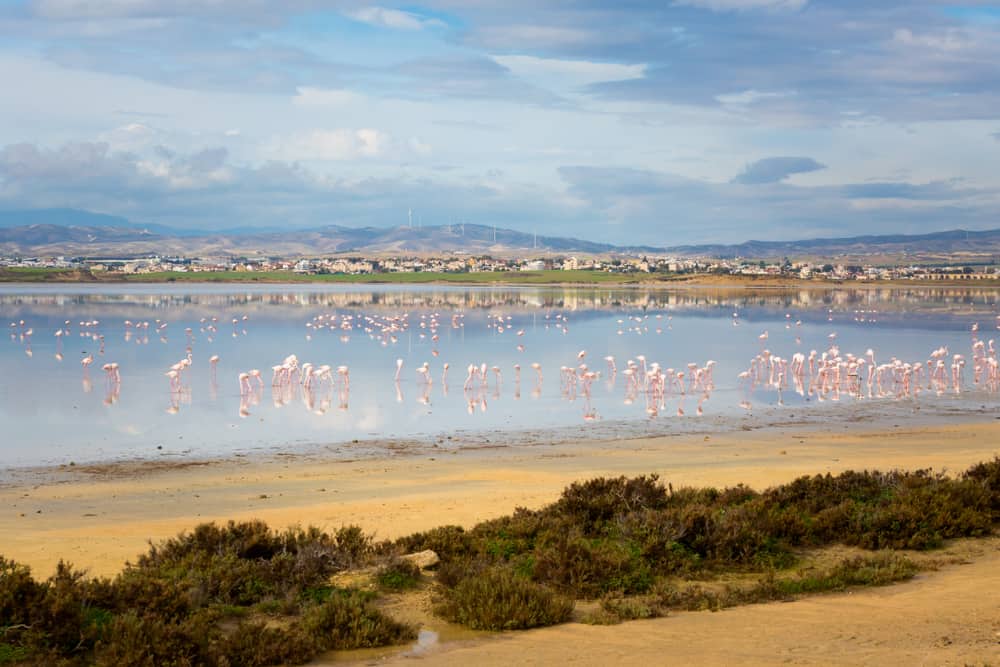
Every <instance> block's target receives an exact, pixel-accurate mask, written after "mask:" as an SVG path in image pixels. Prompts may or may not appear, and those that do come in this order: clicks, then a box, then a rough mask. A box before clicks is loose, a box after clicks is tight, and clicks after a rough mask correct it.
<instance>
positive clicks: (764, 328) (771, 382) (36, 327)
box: [0, 286, 1000, 465]
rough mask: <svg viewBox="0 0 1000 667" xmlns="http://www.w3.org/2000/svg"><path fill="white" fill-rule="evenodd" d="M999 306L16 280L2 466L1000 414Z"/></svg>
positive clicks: (10, 299)
mask: <svg viewBox="0 0 1000 667" xmlns="http://www.w3.org/2000/svg"><path fill="white" fill-rule="evenodd" d="M995 297H996V290H991V289H981V288H952V287H947V288H931V289H926V288H921V289H913V290H910V289H902V288H889V289H855V290H850V289H849V290H795V291H790V292H786V291H774V292H771V291H767V292H756V291H755V292H746V291H734V290H719V289H709V290H692V289H682V290H653V291H650V290H640V289H603V288H601V289H596V288H595V289H569V288H537V289H535V288H474V289H471V288H469V289H467V288H455V287H428V288H417V289H402V288H395V287H392V288H389V287H387V288H374V287H373V288H356V287H351V288H332V289H331V288H330V287H322V288H309V287H306V288H304V287H301V286H295V287H271V286H269V287H252V288H247V287H245V286H222V287H215V286H212V287H199V286H194V287H192V286H183V287H179V288H165V287H162V286H155V287H148V286H147V287H142V288H135V287H124V288H108V289H105V288H103V287H102V288H101V290H100V291H96V292H95V291H92V290H90V289H89V288H87V289H84V288H78V287H70V288H66V287H62V286H60V287H45V288H31V287H25V288H22V287H20V286H14V287H11V286H7V287H4V288H2V289H0V314H2V316H3V318H4V320H5V321H6V323H7V325H8V328H9V339H10V345H8V346H5V347H4V348H2V349H0V363H2V365H3V369H4V371H5V372H6V374H7V376H8V377H16V378H18V380H19V381H18V382H17V383H16V384H8V385H7V386H5V387H3V388H0V417H2V418H3V420H4V424H5V426H8V439H7V441H6V442H5V443H4V444H3V445H2V446H0V463H2V464H5V465H11V464H29V463H40V462H46V461H57V462H58V461H65V460H86V459H91V460H92V459H98V458H115V457H120V456H139V457H145V456H150V455H152V454H151V453H150V450H151V449H155V451H156V452H157V453H158V455H159V453H161V452H162V453H163V454H164V455H186V454H196V455H202V456H208V455H215V454H225V453H229V452H233V451H248V450H254V449H269V448H271V447H274V446H276V445H282V446H284V445H291V446H295V445H296V443H299V444H308V443H350V442H352V441H355V440H357V439H367V438H373V437H376V438H377V437H382V438H385V437H396V438H412V437H426V436H437V435H441V434H446V433H450V432H452V431H453V430H456V429H457V430H461V431H463V432H465V433H471V432H478V433H486V432H492V433H496V432H500V433H503V432H511V431H514V430H518V429H522V430H524V429H539V428H542V429H544V428H558V427H565V426H568V425H571V424H578V425H581V426H583V427H584V428H588V429H590V428H594V427H595V425H596V424H598V423H600V422H609V423H618V422H623V423H633V422H636V421H642V420H654V421H657V422H662V424H663V426H662V427H661V428H663V429H670V428H674V427H676V428H683V426H682V425H683V424H684V423H685V420H689V419H698V418H699V417H703V416H704V417H725V416H733V415H739V414H741V413H743V412H745V411H749V410H760V409H762V408H763V409H780V407H781V406H783V405H786V404H794V405H796V406H801V407H806V406H814V405H816V404H820V403H827V402H840V401H841V399H849V400H851V401H860V400H866V401H871V400H887V401H916V400H917V399H918V398H919V399H920V400H927V399H930V398H934V399H940V400H951V399H956V400H967V399H970V398H975V399H976V400H978V401H981V402H982V401H992V402H993V403H992V404H995V401H996V392H997V390H998V380H997V374H996V352H995V347H994V344H993V341H992V340H990V339H989V335H988V333H987V332H992V331H993V330H995V328H996V327H997V326H998V325H1000V319H998V318H997V312H996V305H995V304H996V300H995ZM973 329H975V331H972V330H973ZM970 332H971V337H970ZM36 351H41V353H40V354H38V355H36V354H35V352H36ZM64 359H66V360H68V363H62V362H63V360H64ZM876 360H877V363H876ZM967 360H968V362H967ZM77 363H79V364H80V365H79V367H77V365H76V364H77ZM94 364H96V367H93V366H94ZM262 369H263V370H262ZM268 369H269V370H268ZM100 375H103V377H98V376H100ZM95 386H96V388H97V390H96V391H95ZM674 425H676V426H674ZM160 448H162V449H160Z"/></svg>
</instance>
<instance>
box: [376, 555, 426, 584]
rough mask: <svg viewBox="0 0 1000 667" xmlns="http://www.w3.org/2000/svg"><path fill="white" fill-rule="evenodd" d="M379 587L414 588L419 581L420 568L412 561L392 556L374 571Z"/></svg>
mask: <svg viewBox="0 0 1000 667" xmlns="http://www.w3.org/2000/svg"><path fill="white" fill-rule="evenodd" d="M375 581H376V582H377V583H378V585H379V587H381V588H385V589H387V590H391V591H402V590H406V589H408V588H415V587H416V586H417V584H419V583H420V568H419V567H418V566H417V565H416V564H415V563H414V562H412V561H409V560H405V559H402V558H393V559H391V560H390V561H389V562H388V563H386V564H385V565H383V566H382V567H380V568H379V569H378V571H377V572H376V573H375Z"/></svg>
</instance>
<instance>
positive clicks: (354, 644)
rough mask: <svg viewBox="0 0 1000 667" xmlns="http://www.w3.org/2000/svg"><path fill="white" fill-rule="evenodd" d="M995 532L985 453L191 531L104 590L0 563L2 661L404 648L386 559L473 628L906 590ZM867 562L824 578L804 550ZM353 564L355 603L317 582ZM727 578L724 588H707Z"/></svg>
mask: <svg viewBox="0 0 1000 667" xmlns="http://www.w3.org/2000/svg"><path fill="white" fill-rule="evenodd" d="M998 521H1000V458H997V459H994V460H993V461H990V462H987V463H981V464H979V465H976V466H973V467H972V468H970V469H969V470H968V471H966V472H965V473H963V474H961V475H959V476H957V477H947V476H945V475H942V474H935V473H932V472H930V471H927V470H921V471H916V472H899V471H894V472H888V473H880V472H845V473H842V474H840V475H836V476H833V475H816V476H813V477H802V478H800V479H797V480H795V481H793V482H791V483H790V484H785V485H782V486H777V487H774V488H771V489H768V490H766V491H762V492H758V491H754V490H752V489H749V488H747V487H745V486H736V487H732V488H728V489H722V490H719V489H711V488H708V489H689V488H684V489H674V488H672V487H671V486H670V485H666V486H664V485H663V484H662V483H660V481H659V480H658V479H657V478H656V476H641V477H636V478H631V479H629V478H624V477H620V478H599V479H594V480H590V481H587V482H581V483H575V484H572V485H571V486H569V487H568V488H567V489H566V490H565V491H564V492H563V494H562V496H561V497H560V498H559V499H558V500H557V501H556V502H555V503H553V504H551V505H549V506H547V507H544V508H542V509H540V510H527V509H518V510H516V511H515V512H514V513H513V514H511V515H509V516H505V517H502V518H499V519H494V520H492V521H486V522H484V523H481V524H479V525H477V526H475V527H473V528H472V529H470V530H464V529H463V528H461V527H458V526H443V527H440V528H436V529H434V530H430V531H427V532H423V533H417V534H413V535H410V536H407V537H404V538H401V539H399V540H396V541H395V542H382V543H373V541H372V540H371V538H370V537H369V536H367V535H366V534H365V533H364V532H363V531H362V530H361V529H359V528H357V527H346V528H342V529H340V530H338V531H336V532H334V533H332V534H330V533H326V532H323V531H320V530H318V529H315V528H309V529H305V530H303V529H298V528H295V529H289V530H286V531H284V532H276V531H273V530H271V529H270V528H268V527H267V526H266V525H265V524H263V523H262V522H259V521H251V522H240V523H237V522H229V523H228V524H227V525H224V526H219V525H215V524H203V525H200V526H198V527H196V528H195V529H194V530H193V531H191V532H188V533H183V534H181V535H179V536H178V537H176V538H173V539H170V540H166V541H165V542H162V543H160V544H156V545H151V546H150V548H149V550H148V551H147V552H146V553H145V554H143V555H141V556H140V557H139V558H138V559H137V561H136V562H135V563H134V564H129V565H127V566H126V568H125V569H124V570H123V571H122V572H121V573H120V574H119V575H118V576H116V577H115V578H114V579H93V578H88V577H86V576H84V573H82V572H80V571H78V570H75V569H74V568H73V567H72V566H70V565H68V564H65V563H61V564H60V565H59V567H58V568H57V571H56V573H55V574H54V575H52V576H51V577H50V578H48V579H46V580H44V581H38V580H36V579H35V578H34V577H33V576H32V574H31V572H30V571H29V570H28V568H27V567H25V566H23V565H20V564H18V563H15V562H12V561H9V560H6V559H4V558H2V557H0V665H8V664H46V665H48V664H52V665H66V666H73V665H85V664H96V665H160V664H170V665H212V666H220V667H221V666H224V665H276V664H301V663H303V662H306V661H308V660H310V659H311V658H313V657H314V656H316V655H318V654H320V653H322V652H324V651H327V650H332V649H349V648H360V647H375V646H386V645H392V644H397V643H402V642H406V641H410V640H412V639H413V638H414V637H415V634H416V629H415V628H413V627H411V626H409V625H406V624H402V623H399V622H397V621H395V620H393V619H392V618H390V617H389V616H387V615H386V614H385V613H384V612H383V611H381V610H380V608H379V603H380V601H379V596H380V595H384V594H386V593H388V594H392V595H398V594H401V593H405V591H406V590H408V589H411V588H414V587H419V586H426V585H427V584H426V578H425V577H423V576H422V575H421V572H420V570H419V569H418V568H417V566H416V565H414V564H412V563H411V562H409V561H408V560H406V559H403V558H400V555H401V554H403V553H406V552H410V551H420V550H424V549H431V550H433V551H435V552H436V553H437V554H438V556H439V557H440V559H441V560H440V564H439V565H438V569H437V573H436V577H435V579H436V584H435V586H436V588H435V590H436V594H435V596H436V600H437V602H436V606H435V610H436V613H438V614H440V615H441V616H443V617H444V618H446V619H448V620H451V621H453V622H457V623H461V624H463V625H466V626H469V627H471V628H475V629H482V630H516V629H524V628H531V627H538V626H544V625H551V624H555V623H561V622H564V621H566V620H567V619H569V618H570V617H571V615H572V614H573V612H574V604H575V601H577V600H593V601H594V602H591V603H590V605H591V606H592V607H593V611H591V612H589V613H588V614H586V615H585V617H584V620H586V621H588V622H591V623H617V622H620V621H622V620H629V619H637V618H653V617H657V616H663V615H665V614H666V613H668V612H669V611H670V610H675V609H686V610H697V609H712V610H715V609H722V608H725V607H730V606H734V605H740V604H747V603H751V602H762V601H769V600H782V599H788V598H792V597H795V596H798V595H805V594H812V593H820V592H825V591H833V590H843V589H845V588H848V587H852V586H872V585H883V584H888V583H892V582H895V581H900V580H904V579H908V578H910V577H912V576H913V575H914V574H915V573H916V571H917V565H915V564H914V562H913V561H912V560H911V559H909V558H907V557H905V556H902V555H900V554H898V553H896V552H895V551H893V550H896V549H910V550H924V549H931V548H934V547H937V546H940V545H941V544H942V542H943V541H944V540H947V539H950V538H957V537H976V536H983V535H987V534H989V533H990V532H991V531H992V529H993V527H994V526H995V525H996V524H997V522H998ZM833 544H844V545H849V546H854V547H859V548H861V549H866V550H870V553H863V555H860V556H851V557H849V558H846V559H843V560H841V561H840V562H837V563H834V564H832V565H825V566H820V565H817V564H815V563H812V562H803V561H802V554H803V553H805V552H806V551H807V550H809V549H813V548H821V547H825V546H828V545H833ZM360 568H369V570H368V571H370V572H372V573H373V574H372V575H371V579H372V586H371V587H370V588H369V589H364V590H362V589H358V588H341V587H338V586H335V585H333V584H332V583H331V582H333V581H335V580H337V578H335V577H334V575H337V574H339V573H343V572H345V571H347V570H358V569H360ZM722 579H725V581H724V582H723V581H721V580H722Z"/></svg>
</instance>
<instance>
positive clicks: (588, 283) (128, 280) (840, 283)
mask: <svg viewBox="0 0 1000 667" xmlns="http://www.w3.org/2000/svg"><path fill="white" fill-rule="evenodd" d="M217 273H226V272H217ZM259 273H260V275H254V273H253V272H247V273H245V274H237V275H228V274H227V275H220V276H217V277H210V276H212V275H213V272H205V273H174V274H170V275H166V276H163V275H156V277H153V278H145V277H144V274H134V276H135V277H126V276H125V274H122V275H120V276H118V275H116V276H101V277H95V276H93V275H88V276H87V277H84V276H82V275H80V273H79V272H78V271H67V272H66V275H61V272H60V271H53V272H51V273H45V274H42V275H37V274H35V275H33V274H30V273H26V274H24V275H18V274H17V273H12V272H10V271H0V285H95V286H97V285H115V286H118V285H170V286H173V285H178V284H180V285H194V286H205V285H286V286H289V287H291V286H300V285H330V286H344V285H347V286H359V287H364V286H378V287H384V286H395V285H398V286H402V287H406V286H425V285H426V286H435V287H441V286H452V287H563V288H566V287H573V288H607V289H620V288H624V289H654V290H661V289H667V290H669V289H695V290H701V289H706V290H711V289H721V290H768V291H772V290H773V291H780V290H803V289H804V290H817V291H825V290H843V289H864V290H869V289H900V288H929V287H943V288H955V287H968V288H981V289H990V288H1000V279H980V280H902V279H895V280H809V279H803V278H783V277H778V278H776V277H771V276H760V277H757V276H714V275H708V274H696V275H693V276H671V277H668V278H657V277H639V276H633V275H631V274H629V275H625V274H603V273H598V274H595V276H594V279H592V280H536V278H537V276H533V275H524V276H521V277H520V278H511V277H507V276H504V273H511V274H512V275H519V274H518V272H498V273H497V274H492V273H490V274H487V273H480V274H471V275H481V276H484V278H483V279H470V278H459V276H464V275H469V274H427V275H419V274H417V275H418V277H417V278H415V279H411V278H409V276H411V275H415V274H407V273H390V274H383V275H385V276H401V277H400V278H388V277H387V278H372V277H369V275H371V274H366V275H364V276H363V277H364V278H365V279H363V280H362V279H355V277H354V276H353V275H333V274H327V275H299V274H292V273H288V274H287V275H282V276H280V277H275V276H273V275H268V274H269V273H274V272H259ZM557 273H558V272H557ZM359 275H360V274H359ZM375 275H378V274H375ZM494 275H496V276H498V277H496V278H494ZM193 276H198V277H193ZM202 276H206V277H202ZM499 276H503V277H499Z"/></svg>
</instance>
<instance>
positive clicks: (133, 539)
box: [0, 415, 1000, 576]
mask: <svg viewBox="0 0 1000 667" xmlns="http://www.w3.org/2000/svg"><path fill="white" fill-rule="evenodd" d="M998 443H1000V421H997V420H996V419H995V418H994V419H990V420H986V419H965V420H962V421H959V422H956V421H954V417H952V418H948V416H946V415H939V416H938V417H937V418H936V419H934V420H930V421H926V422H921V423H920V424H918V425H914V424H912V423H911V424H907V423H904V422H900V423H899V425H898V427H896V428H876V427H874V426H873V425H872V424H871V423H870V422H867V423H856V424H852V423H839V422H838V423H837V424H836V429H835V430H834V429H831V428H830V427H828V426H826V425H824V424H805V425H804V424H776V425H770V426H766V427H762V428H758V429H755V430H751V431H742V430H737V431H730V432H725V433H714V434H705V433H699V434H686V435H666V436H663V435H661V436H653V437H645V438H637V439H629V440H593V441H582V442H564V443H561V444H550V443H545V442H535V443H533V444H530V445H519V446H503V445H499V446H495V447H489V448H473V449H464V450H436V451H435V450H433V449H424V450H420V451H418V452H415V453H408V452H400V453H396V454H394V455H390V456H381V457H373V458H365V459H353V460H331V459H330V458H329V457H326V456H324V455H323V454H322V453H302V454H284V455H282V454H278V455H276V456H272V457H267V458H253V457H229V458H224V459H214V460H207V461H176V462H170V463H165V462H162V461H147V462H144V463H138V464H137V463H135V462H120V463H117V464H111V465H98V466H74V467H73V469H71V470H67V469H66V468H68V467H66V468H62V469H52V468H42V469H36V470H34V471H32V472H31V473H30V474H24V475H23V476H21V477H20V478H19V479H15V480H12V481H11V482H10V483H9V484H5V485H4V486H2V487H0V504H2V505H3V507H5V508H7V511H5V512H4V513H3V514H2V515H0V538H2V543H3V544H4V547H3V548H2V550H0V553H2V555H4V556H5V557H7V558H12V559H14V560H17V561H19V562H22V563H24V564H27V565H29V566H31V567H32V569H33V571H35V572H36V574H37V575H39V576H48V574H50V573H51V572H52V571H53V570H54V568H55V565H56V563H57V562H58V560H59V559H66V560H69V561H70V562H72V563H73V564H74V565H75V566H77V567H82V568H87V569H89V571H90V573H91V574H94V575H100V576H111V575H114V574H116V573H117V572H118V571H119V570H120V569H121V567H122V566H123V565H124V563H125V562H126V561H128V560H130V559H133V558H135V557H136V556H137V555H138V554H139V553H140V552H143V551H145V548H146V547H147V543H148V541H149V540H152V541H154V542H155V541H158V540H160V539H165V538H168V537H172V536H174V535H176V534H177V533H179V532H181V531H184V530H190V529H192V528H194V526H195V525H197V524H198V523H202V522H207V521H217V522H220V521H221V522H224V521H227V520H229V519H237V520H240V519H250V518H259V519H262V520H264V521H266V522H268V523H269V524H270V525H271V526H273V527H275V528H279V529H280V528H284V527H286V526H289V525H295V524H298V525H302V526H307V525H310V524H314V525H317V526H320V527H322V528H326V529H336V528H338V527H340V526H343V525H350V524H355V525H359V526H360V527H361V528H362V529H363V530H365V531H366V532H369V533H374V534H375V536H376V538H377V539H383V538H395V537H399V536H402V535H405V534H410V533H413V532H416V531H420V530H426V529H429V528H432V527H436V526H441V525H446V524H458V525H463V526H471V525H472V524H474V523H477V522H479V521H483V520H486V519H490V518H494V517H496V516H500V515H502V514H506V513H509V512H511V511H513V510H514V508H515V507H518V506H524V507H532V508H534V507H540V506H541V505H544V504H546V503H549V502H552V501H553V500H555V499H556V498H557V497H558V495H559V494H560V493H561V491H562V490H563V488H565V487H566V486H567V485H569V484H570V483H572V482H574V481H580V480H585V479H589V478H593V477H599V476H618V475H626V476H632V475H639V474H648V473H656V474H659V475H660V477H661V479H662V480H663V481H664V482H669V483H671V484H673V485H675V486H695V487H703V486H715V487H724V486H732V485H735V484H739V483H744V484H747V485H749V486H751V487H754V488H757V489H762V488H766V487H768V486H771V485H774V484H778V483H784V482H787V481H791V480H792V479H794V478H796V477H798V476H801V475H813V474H824V473H827V472H830V473H837V472H842V471H844V470H848V469H865V468H867V469H883V470H886V469H892V468H901V469H916V468H932V469H934V470H935V471H947V472H948V473H949V474H955V473H958V472H961V471H963V470H965V469H967V468H968V467H969V466H971V465H974V464H975V463H979V462H981V461H986V460H991V459H992V458H994V457H995V456H997V455H1000V444H998Z"/></svg>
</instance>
